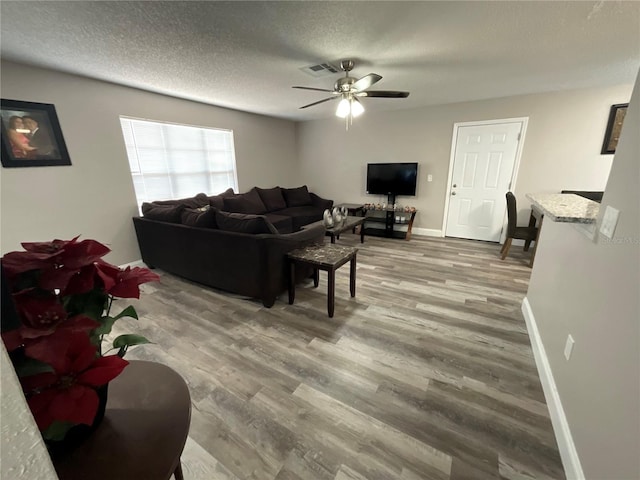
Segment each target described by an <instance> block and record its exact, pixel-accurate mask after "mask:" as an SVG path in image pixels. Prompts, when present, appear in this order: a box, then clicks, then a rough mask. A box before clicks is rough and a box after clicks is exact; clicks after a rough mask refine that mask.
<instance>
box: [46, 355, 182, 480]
mask: <svg viewBox="0 0 640 480" xmlns="http://www.w3.org/2000/svg"><path fill="white" fill-rule="evenodd" d="M190 420H191V397H190V396H189V389H188V388H187V384H186V383H185V382H184V380H183V379H182V377H181V376H180V375H178V374H177V373H176V372H175V371H173V370H172V369H170V368H169V367H167V366H166V365H162V364H160V363H154V362H144V361H136V360H134V361H131V363H130V364H129V365H128V366H127V367H126V368H125V369H124V371H123V372H122V373H121V374H120V375H119V376H118V377H116V378H115V379H114V380H112V381H111V382H110V383H109V396H108V400H107V410H106V412H105V415H104V420H102V423H101V424H100V426H99V427H98V429H97V430H96V431H95V432H93V433H92V434H91V436H90V437H89V438H88V439H87V440H86V441H84V442H83V443H82V444H81V445H80V446H79V447H78V448H77V449H76V450H74V451H73V453H71V454H70V455H69V456H66V457H64V458H60V459H56V460H55V461H54V466H55V468H56V472H57V473H58V477H59V478H60V480H71V479H73V480H75V479H78V480H80V479H82V480H86V479H89V478H90V479H91V480H113V479H128V478H131V479H134V478H135V479H136V480H168V479H169V478H171V476H172V475H175V478H176V480H182V479H183V476H182V467H181V464H180V456H181V455H182V450H183V449H184V444H185V442H186V441H187V436H188V434H189V423H190Z"/></svg>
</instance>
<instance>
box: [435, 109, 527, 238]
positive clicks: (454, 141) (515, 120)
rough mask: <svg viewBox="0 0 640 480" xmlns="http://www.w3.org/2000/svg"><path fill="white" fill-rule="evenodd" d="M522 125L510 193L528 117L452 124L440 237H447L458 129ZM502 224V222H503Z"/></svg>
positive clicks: (502, 235) (518, 167)
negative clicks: (479, 126) (480, 126)
mask: <svg viewBox="0 0 640 480" xmlns="http://www.w3.org/2000/svg"><path fill="white" fill-rule="evenodd" d="M518 122H520V123H522V131H521V132H520V140H519V141H518V147H517V149H516V158H515V163H514V164H513V173H512V174H511V187H510V188H509V190H510V191H512V192H513V191H514V190H515V188H516V179H517V178H518V170H519V169H520V159H521V157H522V147H523V146H524V140H525V137H526V134H527V124H528V123H529V117H514V118H500V119H496V120H478V121H474V122H456V123H454V124H453V136H452V138H451V154H450V155H449V174H448V175H447V189H446V191H445V199H444V216H443V217H442V237H446V236H447V217H448V216H449V200H450V198H451V193H450V192H451V183H452V182H453V164H454V161H455V156H456V145H457V143H458V131H459V129H460V127H473V126H478V125H495V124H499V123H518ZM504 210H505V213H504V217H505V218H506V215H507V213H506V212H507V204H506V203H505V209H504ZM503 224H504V222H503ZM505 235H506V232H505V231H504V228H503V231H502V234H501V235H500V243H502V242H504V238H505Z"/></svg>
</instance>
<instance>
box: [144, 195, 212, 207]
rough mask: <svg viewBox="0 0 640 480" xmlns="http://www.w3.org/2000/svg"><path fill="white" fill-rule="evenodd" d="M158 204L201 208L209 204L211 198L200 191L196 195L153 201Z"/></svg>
mask: <svg viewBox="0 0 640 480" xmlns="http://www.w3.org/2000/svg"><path fill="white" fill-rule="evenodd" d="M152 203H154V204H156V205H183V206H185V207H187V208H200V207H204V206H205V205H209V198H208V197H207V195H206V194H204V193H199V194H197V195H196V196H195V197H189V198H179V199H173V200H156V201H154V202H152Z"/></svg>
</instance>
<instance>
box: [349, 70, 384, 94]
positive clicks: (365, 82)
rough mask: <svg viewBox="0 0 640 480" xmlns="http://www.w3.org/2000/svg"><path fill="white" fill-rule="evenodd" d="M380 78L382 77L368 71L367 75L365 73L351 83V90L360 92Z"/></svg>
mask: <svg viewBox="0 0 640 480" xmlns="http://www.w3.org/2000/svg"><path fill="white" fill-rule="evenodd" d="M380 80H382V77H381V76H380V75H377V74H375V73H370V74H369V75H365V76H364V77H362V78H360V79H359V80H356V81H355V83H354V84H353V85H351V90H356V91H359V92H361V91H362V90H366V89H367V88H369V87H370V86H371V85H373V84H374V83H378V82H379V81H380Z"/></svg>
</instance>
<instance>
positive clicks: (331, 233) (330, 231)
mask: <svg viewBox="0 0 640 480" xmlns="http://www.w3.org/2000/svg"><path fill="white" fill-rule="evenodd" d="M365 220H366V219H365V217H347V218H345V219H344V220H343V221H342V222H340V224H338V225H334V226H333V227H328V228H327V231H326V233H325V235H326V236H328V237H331V243H336V238H337V239H340V234H341V233H344V232H346V231H347V230H351V231H352V232H353V233H355V231H356V227H357V226H358V225H359V226H360V243H364V225H363V224H364V221H365ZM315 225H324V222H323V221H322V220H320V221H319V222H313V223H310V224H309V225H305V226H304V227H302V228H303V229H304V228H310V227H313V226H315Z"/></svg>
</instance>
